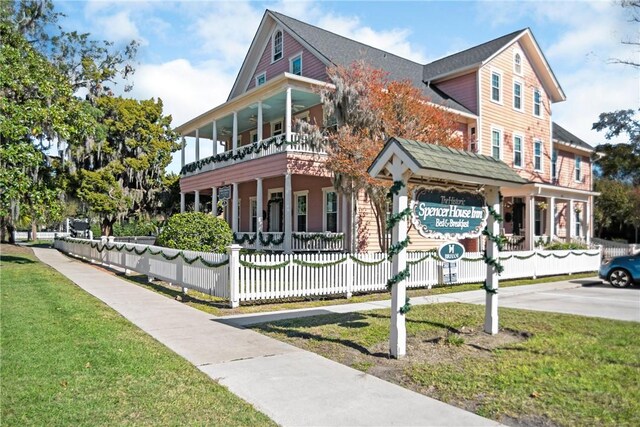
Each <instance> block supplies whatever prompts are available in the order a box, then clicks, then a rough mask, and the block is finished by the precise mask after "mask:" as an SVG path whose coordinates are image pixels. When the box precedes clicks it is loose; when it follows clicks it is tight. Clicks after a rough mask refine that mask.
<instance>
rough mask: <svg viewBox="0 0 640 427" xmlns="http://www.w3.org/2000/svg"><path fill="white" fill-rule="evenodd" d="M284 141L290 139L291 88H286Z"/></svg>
mask: <svg viewBox="0 0 640 427" xmlns="http://www.w3.org/2000/svg"><path fill="white" fill-rule="evenodd" d="M284 122H285V134H284V137H285V141H287V142H289V141H291V88H290V87H288V88H287V98H286V102H285V105H284Z"/></svg>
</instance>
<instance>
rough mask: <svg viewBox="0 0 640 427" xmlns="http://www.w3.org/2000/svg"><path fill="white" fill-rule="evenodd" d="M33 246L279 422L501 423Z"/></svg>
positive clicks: (42, 256) (41, 256) (38, 253)
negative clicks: (221, 319)
mask: <svg viewBox="0 0 640 427" xmlns="http://www.w3.org/2000/svg"><path fill="white" fill-rule="evenodd" d="M33 250H34V252H35V254H36V256H37V257H38V258H39V259H40V260H41V261H43V262H44V263H46V264H49V265H50V266H52V267H53V268H54V269H56V270H58V271H59V272H60V273H62V274H64V275H65V276H67V277H68V278H69V279H70V280H72V281H73V282H74V283H76V284H77V285H78V286H79V287H81V288H82V289H84V290H85V291H87V292H88V293H90V294H92V295H94V296H95V297H96V298H98V299H100V300H102V301H103V302H105V303H106V304H107V305H109V306H111V307H112V308H113V309H114V310H116V311H118V312H119V313H120V314H121V315H122V316H124V317H125V318H127V319H128V320H130V321H131V322H132V323H134V324H135V325H136V326H138V327H139V328H141V329H142V330H144V331H145V332H147V333H148V334H150V335H151V336H153V337H154V338H156V339H157V340H158V341H160V342H161V343H163V344H164V345H166V346H167V347H169V348H170V349H171V350H173V351H175V352H176V353H178V354H179V355H181V356H182V357H184V358H185V359H187V360H188V361H189V362H191V363H192V364H194V365H195V366H197V367H198V368H199V369H200V370H202V371H203V372H205V373H206V374H208V375H209V376H210V377H211V378H213V379H215V380H217V381H218V382H220V383H221V384H223V385H225V386H227V387H228V388H229V390H231V391H232V392H233V393H235V394H236V395H238V396H240V397H241V398H243V399H245V400H246V401H247V402H249V403H251V404H253V405H254V406H255V407H256V408H257V409H258V410H260V411H262V412H263V413H265V414H266V415H267V416H269V417H270V418H271V419H273V420H274V421H275V422H276V423H278V424H280V425H284V426H374V425H375V426H387V425H389V426H391V425H397V426H461V425H465V426H471V425H474V426H476V425H477V426H489V425H499V423H497V422H495V421H491V420H488V419H485V418H482V417H479V416H477V415H475V414H472V413H470V412H467V411H464V410H462V409H459V408H456V407H454V406H451V405H447V404H445V403H442V402H440V401H437V400H434V399H431V398H429V397H426V396H424V395H421V394H418V393H415V392H413V391H410V390H407V389H404V388H402V387H400V386H397V385H394V384H391V383H388V382H386V381H383V380H380V379H378V378H376V377H373V376H371V375H367V374H364V373H362V372H360V371H357V370H355V369H351V368H349V367H346V366H344V365H341V364H339V363H336V362H333V361H331V360H328V359H325V358H323V357H320V356H318V355H316V354H313V353H310V352H307V351H304V350H301V349H298V348H296V347H293V346H290V345H288V344H284V343H282V342H280V341H277V340H275V339H272V338H269V337H266V336H264V335H261V334H259V333H257V332H254V331H251V330H248V329H244V328H242V327H241V326H238V325H230V324H225V323H222V322H220V321H218V320H219V319H217V318H216V317H214V316H211V315H209V314H207V313H204V312H201V311H198V310H196V309H194V308H191V307H189V306H186V305H184V304H181V303H179V302H177V301H174V300H171V299H168V298H166V297H164V296H162V295H159V294H156V293H154V292H152V291H149V290H146V289H144V288H142V287H140V286H136V285H134V284H132V283H130V282H127V281H125V280H123V279H120V278H118V277H116V276H113V275H111V274H109V273H106V272H103V271H100V270H98V269H96V268H93V267H92V266H91V265H90V264H86V263H83V262H81V261H77V260H74V259H71V258H68V257H66V256H65V255H63V254H61V253H59V252H58V251H56V250H54V249H41V248H33ZM348 306H349V305H345V306H342V307H345V309H346V308H347V307H348ZM373 308H381V306H379V305H378V306H375V307H373ZM367 309H369V308H367ZM322 310H324V309H322ZM267 320H268V319H267ZM263 321H264V320H263Z"/></svg>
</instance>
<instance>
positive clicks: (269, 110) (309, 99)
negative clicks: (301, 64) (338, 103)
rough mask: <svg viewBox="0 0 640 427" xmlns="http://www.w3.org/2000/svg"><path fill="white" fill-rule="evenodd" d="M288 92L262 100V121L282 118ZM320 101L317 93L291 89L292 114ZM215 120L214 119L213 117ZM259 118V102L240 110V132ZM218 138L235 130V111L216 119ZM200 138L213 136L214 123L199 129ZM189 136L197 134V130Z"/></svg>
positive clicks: (247, 128) (248, 127) (226, 135)
mask: <svg viewBox="0 0 640 427" xmlns="http://www.w3.org/2000/svg"><path fill="white" fill-rule="evenodd" d="M286 97H287V95H286V92H284V91H282V92H278V93H276V94H274V95H272V96H270V97H268V98H266V99H264V100H263V101H262V121H263V123H268V122H273V121H278V120H282V119H283V118H284V115H285V104H286ZM319 103H320V96H319V95H318V94H316V93H311V92H306V91H303V90H298V89H292V90H291V110H292V112H291V114H292V116H295V115H296V114H297V113H298V112H300V111H303V110H306V109H309V108H311V107H313V106H314V105H317V104H319ZM212 120H213V119H212ZM257 120H258V103H257V102H254V103H252V104H250V105H248V106H246V107H244V108H242V109H240V110H238V132H244V131H246V130H249V129H255V128H256V123H257ZM216 128H217V131H218V139H224V138H226V137H229V136H230V135H231V134H232V132H233V113H230V114H228V115H226V116H224V117H221V118H219V119H217V120H216ZM198 134H199V135H200V138H205V139H212V138H213V123H207V124H206V125H204V126H202V127H200V128H199V129H198ZM188 136H195V132H193V133H192V134H190V135H188Z"/></svg>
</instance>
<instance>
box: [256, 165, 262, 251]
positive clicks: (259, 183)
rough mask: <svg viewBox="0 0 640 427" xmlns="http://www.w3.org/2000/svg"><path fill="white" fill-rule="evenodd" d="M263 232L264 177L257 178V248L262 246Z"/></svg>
mask: <svg viewBox="0 0 640 427" xmlns="http://www.w3.org/2000/svg"><path fill="white" fill-rule="evenodd" d="M260 233H262V178H256V249H259V248H260Z"/></svg>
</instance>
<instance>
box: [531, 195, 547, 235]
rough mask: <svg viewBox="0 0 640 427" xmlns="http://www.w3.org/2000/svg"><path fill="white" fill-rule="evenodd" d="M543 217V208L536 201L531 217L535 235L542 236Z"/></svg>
mask: <svg viewBox="0 0 640 427" xmlns="http://www.w3.org/2000/svg"><path fill="white" fill-rule="evenodd" d="M544 217H545V215H544V212H543V210H542V209H541V208H540V207H539V206H538V204H537V203H536V206H535V208H534V212H533V219H534V224H533V227H534V235H536V236H542V233H543V230H544V222H545V218H544Z"/></svg>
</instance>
